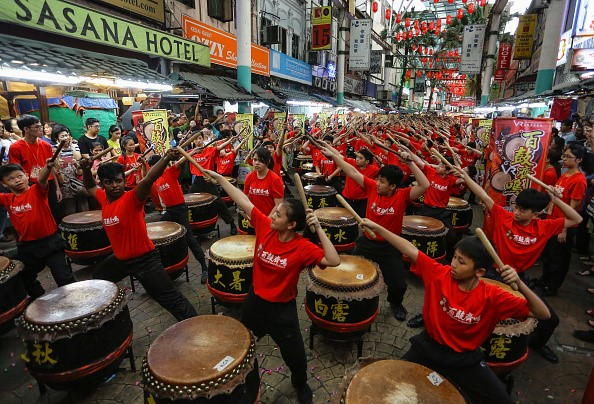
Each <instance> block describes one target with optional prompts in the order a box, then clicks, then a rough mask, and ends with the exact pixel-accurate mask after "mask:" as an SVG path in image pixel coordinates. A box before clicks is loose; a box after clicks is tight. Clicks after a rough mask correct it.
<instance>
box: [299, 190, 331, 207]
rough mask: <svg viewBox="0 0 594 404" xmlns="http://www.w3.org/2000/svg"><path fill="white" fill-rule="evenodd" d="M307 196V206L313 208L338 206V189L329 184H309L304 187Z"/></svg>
mask: <svg viewBox="0 0 594 404" xmlns="http://www.w3.org/2000/svg"><path fill="white" fill-rule="evenodd" d="M303 190H304V191H305V196H306V198H307V206H309V207H310V208H312V209H320V208H328V207H334V206H338V200H337V199H336V193H337V192H336V189H334V187H330V186H328V185H307V186H305V187H303Z"/></svg>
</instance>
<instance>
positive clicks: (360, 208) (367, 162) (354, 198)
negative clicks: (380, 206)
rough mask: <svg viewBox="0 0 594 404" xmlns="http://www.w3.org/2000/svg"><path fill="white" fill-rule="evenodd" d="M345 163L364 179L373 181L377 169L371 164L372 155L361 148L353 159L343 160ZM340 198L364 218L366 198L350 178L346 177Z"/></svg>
mask: <svg viewBox="0 0 594 404" xmlns="http://www.w3.org/2000/svg"><path fill="white" fill-rule="evenodd" d="M345 161H346V162H347V163H349V164H350V165H351V166H353V167H355V168H356V169H357V171H359V172H360V173H361V174H363V175H364V176H365V177H367V178H370V179H372V180H375V176H376V175H377V172H378V171H379V167H378V166H377V165H376V164H373V153H371V152H370V151H369V149H367V148H363V149H361V150H359V151H358V152H357V153H355V158H354V159H352V158H348V157H347V158H345ZM342 196H343V197H344V198H345V199H346V201H347V202H348V203H349V205H351V207H352V208H353V209H354V210H355V212H357V214H358V215H359V216H361V217H365V211H366V210H367V197H366V196H365V190H364V189H363V188H361V187H360V186H359V184H357V183H356V182H355V180H353V179H352V178H351V177H349V176H347V177H346V180H345V182H344V189H343V190H342Z"/></svg>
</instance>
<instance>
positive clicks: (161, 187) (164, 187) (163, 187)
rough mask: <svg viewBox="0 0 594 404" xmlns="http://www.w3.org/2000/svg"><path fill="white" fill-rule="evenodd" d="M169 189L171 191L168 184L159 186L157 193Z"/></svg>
mask: <svg viewBox="0 0 594 404" xmlns="http://www.w3.org/2000/svg"><path fill="white" fill-rule="evenodd" d="M168 189H169V184H168V183H164V184H162V185H159V186H158V187H157V192H163V191H167V190H168Z"/></svg>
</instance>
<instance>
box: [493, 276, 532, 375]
mask: <svg viewBox="0 0 594 404" xmlns="http://www.w3.org/2000/svg"><path fill="white" fill-rule="evenodd" d="M481 279H482V281H483V282H487V283H490V284H492V285H496V286H499V287H500V288H502V289H504V290H506V291H507V292H509V293H511V294H513V295H514V296H516V297H522V298H523V297H524V296H523V295H522V294H521V293H520V292H516V291H514V290H513V289H511V288H510V287H509V286H508V285H506V284H504V283H501V282H497V281H494V280H492V279H488V278H481ZM536 325H537V320H536V319H535V318H534V317H528V318H527V319H526V320H525V321H518V320H516V319H513V318H509V319H506V320H503V321H500V322H499V323H497V326H496V327H495V330H493V334H491V336H490V337H489V338H487V340H486V341H485V342H483V344H482V345H481V349H482V350H483V352H484V354H485V361H486V362H487V364H488V365H489V367H490V368H491V369H492V370H493V371H494V372H495V373H498V374H502V373H509V372H511V371H512V370H513V369H515V368H517V367H518V366H520V365H521V364H522V363H523V362H524V361H525V360H526V358H527V357H528V335H529V334H531V333H532V331H534V329H535V328H536Z"/></svg>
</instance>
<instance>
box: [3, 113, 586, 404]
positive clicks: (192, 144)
mask: <svg viewBox="0 0 594 404" xmlns="http://www.w3.org/2000/svg"><path fill="white" fill-rule="evenodd" d="M225 118H226V115H225V114H224V113H223V112H222V111H221V113H220V114H218V116H217V117H215V118H213V119H211V120H209V119H204V120H202V121H198V122H196V121H192V122H191V123H188V122H187V120H186V118H185V117H183V116H181V117H180V116H177V115H174V114H171V115H170V117H169V124H170V136H171V143H172V145H173V146H172V147H171V148H170V149H169V150H168V151H167V152H166V153H165V154H164V155H163V156H159V155H156V154H154V153H153V152H152V151H150V150H149V151H148V152H142V151H140V150H139V144H138V143H139V142H138V137H137V135H136V133H135V132H134V131H130V132H129V133H126V134H123V133H122V129H121V128H120V127H119V126H117V125H114V126H112V127H110V128H109V139H105V138H104V137H102V136H100V135H99V130H100V122H99V121H98V120H96V119H94V118H90V119H87V121H86V125H85V127H86V133H85V134H83V135H82V136H80V138H79V139H78V141H76V140H74V139H73V137H72V134H71V133H70V130H69V128H68V127H66V126H64V125H61V124H58V123H54V122H47V123H43V122H41V121H40V120H39V119H38V118H37V117H35V116H31V115H23V116H20V117H19V118H17V119H15V120H9V121H5V122H4V123H3V125H2V128H0V131H1V132H0V137H1V138H2V153H3V156H2V158H3V160H5V164H4V165H3V166H2V167H0V178H1V179H2V184H3V190H2V193H0V207H1V208H2V209H5V210H6V211H4V210H2V211H0V217H1V219H2V221H1V223H2V225H0V230H1V231H3V230H4V223H5V222H6V213H5V212H8V217H9V218H10V221H11V223H12V226H13V227H14V229H15V231H16V233H17V235H18V243H17V246H18V247H17V255H16V257H14V258H16V259H17V260H19V261H22V262H23V264H24V270H23V280H24V283H25V287H26V291H27V293H28V295H29V296H30V301H33V300H35V299H37V298H39V297H41V296H42V295H44V293H46V291H45V290H44V288H43V287H42V285H41V283H40V282H39V280H38V279H37V274H38V273H39V272H41V271H42V270H43V269H44V268H45V267H46V266H47V267H48V268H49V269H50V271H51V274H52V276H53V278H54V280H55V282H56V284H57V285H58V286H64V285H67V284H70V283H74V282H76V275H75V274H74V273H73V271H72V268H71V266H70V265H68V264H67V261H66V256H65V249H66V247H67V244H66V241H67V240H64V239H63V237H62V235H61V234H60V232H59V231H58V225H59V224H60V222H61V221H62V219H63V218H64V217H66V216H68V215H72V214H75V213H77V212H84V211H87V210H89V209H90V210H101V217H102V222H103V227H104V228H105V232H106V233H107V236H108V238H109V241H110V243H111V247H112V250H113V253H112V254H111V255H109V256H108V257H107V258H106V259H105V260H103V261H102V262H100V263H98V264H97V265H96V266H95V267H94V268H93V278H94V279H103V280H109V281H112V282H119V281H121V280H122V279H124V278H126V277H128V276H129V275H133V276H134V277H135V278H136V279H137V280H138V281H139V282H140V283H141V284H142V286H143V287H144V289H145V290H146V292H147V293H148V294H149V295H150V296H151V298H153V299H154V300H155V301H156V302H158V303H159V304H160V305H161V306H162V307H163V308H165V309H166V310H168V311H169V312H170V313H171V314H172V315H173V316H174V317H175V318H176V319H177V320H178V321H182V320H184V319H188V318H191V317H194V316H197V312H196V310H195V309H194V307H192V305H191V303H190V302H189V301H188V299H187V298H186V297H185V296H184V295H183V294H182V293H181V292H179V291H178V290H177V288H176V286H175V284H174V282H173V281H172V280H171V279H170V277H169V276H168V275H167V273H166V272H165V270H164V266H163V263H162V262H161V259H160V256H159V254H158V252H156V249H155V245H154V244H153V242H152V241H151V239H150V238H149V237H148V235H147V230H146V222H145V210H146V209H147V204H148V202H149V201H152V204H153V205H154V206H156V207H157V208H158V210H159V211H161V212H162V214H163V216H164V217H167V219H164V220H169V221H173V222H176V223H178V224H180V225H181V226H183V227H185V228H186V229H188V232H187V235H186V239H187V241H188V246H189V249H190V250H191V252H192V253H193V255H194V257H195V258H196V260H197V262H198V264H199V265H200V279H201V282H202V283H207V282H208V281H209V277H208V265H207V263H206V257H205V254H204V251H203V250H202V248H201V246H200V239H199V237H195V236H194V233H193V232H192V229H191V226H190V223H189V220H188V207H187V205H186V202H185V199H184V195H185V194H188V193H208V194H211V195H212V196H213V197H214V198H215V199H214V202H213V206H214V208H215V209H216V211H217V213H218V216H219V217H220V218H221V219H222V220H223V221H224V222H225V223H226V224H228V225H229V233H230V234H231V235H235V234H237V232H238V228H237V226H236V223H235V219H234V217H233V216H232V214H231V212H230V210H229V209H230V208H229V206H228V205H227V204H225V203H224V202H223V201H222V200H221V198H220V197H221V192H224V193H225V194H226V195H228V197H230V198H231V199H232V200H233V202H234V204H235V205H236V206H237V208H239V209H241V211H242V212H243V214H244V215H245V217H246V218H247V219H248V220H249V222H250V227H251V228H252V231H253V232H254V233H255V236H256V249H255V250H256V251H255V253H254V263H253V285H252V286H251V288H250V289H249V292H248V294H247V297H246V299H245V301H244V302H243V307H242V315H241V321H242V323H243V324H244V325H245V326H246V327H247V328H248V329H250V330H251V331H252V332H253V333H254V334H255V335H256V337H262V336H263V335H265V334H269V335H270V336H271V337H272V338H273V339H274V341H275V342H276V343H277V345H278V346H279V349H280V352H281V354H282V357H283V360H284V361H285V362H286V364H287V365H288V367H289V368H290V370H291V381H292V383H293V386H294V387H295V390H296V394H297V397H298V399H299V401H300V402H302V403H309V402H312V399H313V396H312V390H311V389H310V387H309V386H308V384H307V372H306V370H307V363H306V354H305V347H304V344H303V338H302V335H301V331H300V329H301V327H300V326H299V320H298V316H297V307H298V305H297V304H296V301H297V300H296V299H297V283H298V281H299V274H300V272H301V271H303V270H304V269H306V268H309V267H311V266H315V265H317V266H318V267H320V268H322V269H324V268H327V267H337V266H339V265H340V263H341V255H340V254H339V253H338V252H337V248H336V246H335V244H336V243H333V241H332V240H330V239H329V238H328V236H327V234H326V233H325V231H324V230H323V229H322V226H321V225H320V221H319V218H318V216H316V214H315V212H314V209H318V208H322V207H323V206H320V205H318V206H311V205H309V206H308V205H307V203H306V201H305V200H303V198H300V194H301V192H300V191H301V190H302V189H300V188H301V181H299V180H297V178H295V177H294V176H293V173H294V172H297V173H299V174H301V179H302V180H305V179H304V177H305V175H306V174H308V176H307V177H308V181H307V183H309V184H313V185H318V186H323V187H328V188H332V189H334V190H335V193H336V194H338V195H340V196H342V198H340V199H341V200H342V199H343V200H344V201H345V202H344V203H345V205H347V206H348V207H349V208H351V209H352V211H353V212H354V214H355V216H356V217H357V219H358V222H359V226H360V231H359V234H358V235H357V238H356V240H354V249H353V250H352V252H350V254H352V255H357V256H362V257H364V258H365V259H367V260H370V261H372V262H374V263H375V264H377V266H378V267H379V270H380V271H381V274H382V277H383V280H384V282H385V284H386V287H387V301H388V302H389V305H390V307H391V310H392V313H393V315H394V317H395V318H396V319H397V320H399V321H401V322H404V321H406V320H408V322H407V323H403V325H404V324H407V326H409V327H419V328H421V327H425V328H424V331H422V332H421V333H419V334H418V335H417V336H415V337H413V338H412V339H411V344H412V345H411V348H410V349H409V351H408V352H407V353H406V354H405V355H404V357H403V358H402V359H405V360H409V361H412V362H416V363H419V364H422V365H424V366H426V367H428V368H430V369H433V370H435V371H437V372H439V373H440V374H442V375H444V376H445V377H446V378H448V379H449V380H451V381H452V382H453V383H454V384H455V385H456V386H457V387H459V389H460V390H461V392H462V394H463V395H464V397H465V398H466V399H467V400H469V401H472V402H476V403H479V402H497V403H501V402H512V400H511V399H510V397H509V395H508V393H507V392H506V388H505V385H504V384H503V382H502V381H501V380H500V379H499V378H498V377H497V376H496V375H495V373H494V372H493V371H492V370H491V369H489V367H487V366H485V365H484V361H483V359H484V358H483V354H482V352H481V350H480V345H481V344H482V343H483V341H484V340H485V339H486V338H487V336H488V335H490V334H491V333H492V331H493V329H494V328H495V326H496V324H497V323H498V322H500V321H502V320H505V319H508V318H515V319H518V320H520V321H523V320H525V319H526V318H528V317H534V318H536V319H538V325H537V326H536V328H535V330H534V331H533V332H532V333H531V334H530V336H529V338H528V346H529V347H530V348H531V349H533V350H535V351H536V352H538V353H539V354H540V355H542V356H543V357H544V358H545V359H547V360H549V361H551V362H553V363H557V362H558V358H557V357H556V355H555V353H554V352H553V351H552V350H551V349H550V348H549V347H548V346H547V341H548V340H549V338H550V337H551V335H552V334H553V332H554V330H555V328H556V327H557V326H558V324H559V321H560V319H559V317H558V316H557V315H556V314H555V312H554V310H553V308H552V307H551V306H550V305H549V304H548V303H547V302H546V301H545V298H546V297H548V296H555V295H556V293H557V290H558V289H559V288H561V287H562V284H563V281H564V279H565V277H566V275H567V272H568V269H569V263H570V259H571V251H572V246H573V243H574V242H573V240H574V239H575V237H576V233H577V234H579V233H580V232H581V231H582V232H583V231H585V232H586V234H587V231H588V230H587V227H585V226H584V224H583V222H587V219H588V215H587V213H586V205H587V204H588V198H590V197H591V196H592V195H591V192H590V190H591V189H592V184H591V181H592V179H593V178H594V176H591V175H590V172H589V170H591V171H592V172H594V164H591V162H590V160H592V159H591V156H592V153H591V150H590V147H589V146H588V144H592V145H594V133H593V130H592V122H590V121H588V120H583V121H582V122H581V123H580V126H581V127H582V128H583V137H584V138H585V139H586V140H587V141H586V142H581V141H579V140H576V138H575V136H574V137H573V138H570V137H568V136H566V135H567V131H562V133H561V134H555V135H554V136H553V138H552V140H551V147H550V148H549V155H548V157H547V169H546V174H545V176H544V178H542V180H543V181H544V182H545V183H546V185H548V187H547V188H544V187H543V188H542V189H543V190H542V191H539V190H536V189H534V188H529V189H525V190H523V191H522V192H520V193H519V194H518V196H517V198H516V199H515V204H514V205H513V206H512V207H501V206H499V205H498V204H496V203H495V202H494V201H493V199H491V197H490V196H489V195H488V194H487V192H486V191H485V190H484V189H483V178H482V176H481V175H480V174H481V172H482V171H481V170H480V169H477V167H484V160H485V157H486V156H488V153H490V150H489V149H488V144H485V143H484V142H481V139H480V138H477V137H475V135H474V134H473V133H466V131H465V130H464V128H461V127H460V125H459V124H458V123H457V121H456V120H455V119H454V118H451V117H446V116H439V115H434V114H425V115H410V116H398V115H389V116H378V115H373V116H371V115H370V116H366V115H348V116H341V117H340V118H339V117H338V116H334V117H329V118H327V119H326V120H325V121H320V120H319V119H317V118H316V117H313V118H311V119H306V120H305V122H297V121H294V122H291V121H287V122H284V123H280V124H278V123H276V121H275V126H273V120H272V119H270V120H267V119H265V118H264V119H262V118H258V119H256V120H255V121H254V125H253V126H254V129H253V132H251V133H250V132H249V131H248V130H245V128H243V129H242V130H240V131H239V133H237V132H236V131H235V130H234V129H232V128H230V127H229V126H228V125H227V124H226V123H225ZM0 123H1V122H0ZM564 125H566V124H564ZM590 138H592V139H590ZM565 143H566V144H565ZM560 162H561V164H560ZM239 164H242V165H248V166H250V167H251V172H250V173H249V174H247V175H246V176H245V177H244V178H240V179H241V181H240V183H242V184H243V185H242V186H241V188H242V189H240V188H238V187H237V186H236V185H235V180H236V178H235V179H234V177H237V175H238V166H239ZM590 166H592V167H590ZM451 197H457V198H460V199H465V200H466V201H468V203H470V204H477V203H480V204H481V205H482V207H483V209H484V212H485V214H486V215H490V216H491V221H492V223H493V226H492V227H493V229H492V232H491V234H489V237H490V239H491V242H492V243H493V245H494V247H495V249H496V250H497V253H498V255H499V257H500V258H501V261H502V262H503V266H502V265H495V264H494V262H493V259H492V258H491V254H490V253H489V251H488V246H487V245H486V244H485V242H484V241H482V240H481V239H480V238H479V237H477V236H474V235H472V232H471V231H470V230H468V231H466V232H460V231H459V229H455V223H453V221H452V210H450V209H448V204H449V201H450V198H451ZM411 214H414V215H417V216H422V217H428V218H433V219H436V220H439V221H441V222H442V223H443V225H444V226H445V228H446V229H447V235H446V237H445V254H444V255H445V256H442V257H439V259H438V260H436V259H434V258H432V257H433V256H432V255H431V254H429V251H428V250H425V251H424V250H423V249H419V248H418V245H416V243H411V241H410V240H409V239H407V238H406V237H404V238H403V237H401V234H402V228H403V218H404V216H405V215H411ZM194 220H197V218H194ZM304 230H305V231H306V236H304V235H303V232H304ZM8 237H9V235H8V232H5V236H4V238H8ZM585 248H586V250H587V246H586V247H585ZM539 259H541V260H542V263H543V265H542V269H543V270H542V276H541V277H536V276H535V275H534V274H533V273H531V270H530V268H531V267H532V266H533V264H534V263H535V262H536V261H537V260H539ZM409 265H410V271H411V272H412V273H413V274H414V275H416V276H418V277H419V278H420V279H421V280H422V281H423V283H424V286H425V295H424V304H423V312H422V313H421V314H418V315H412V314H414V313H410V314H409V313H408V312H407V310H406V308H405V307H404V305H403V301H404V297H405V294H406V290H407V283H406V276H405V275H406V272H407V271H408V267H409ZM593 265H594V264H593ZM193 269H194V268H191V270H193ZM593 273H594V271H591V270H585V271H583V272H581V273H580V274H581V275H582V276H588V275H592V274H593ZM482 277H488V278H493V279H495V280H498V281H499V282H502V283H505V284H507V285H510V286H511V287H512V288H513V289H514V290H515V291H517V292H518V293H519V294H518V293H515V294H512V293H509V292H507V291H504V290H503V289H501V288H499V287H498V286H497V285H495V284H492V283H488V282H484V281H482V280H481V278H482ZM589 314H590V313H589ZM590 325H591V326H592V327H594V321H590ZM575 336H576V338H580V339H584V340H586V341H589V342H594V336H593V335H592V332H591V331H584V332H577V333H576V334H575ZM314 401H315V400H314Z"/></svg>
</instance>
